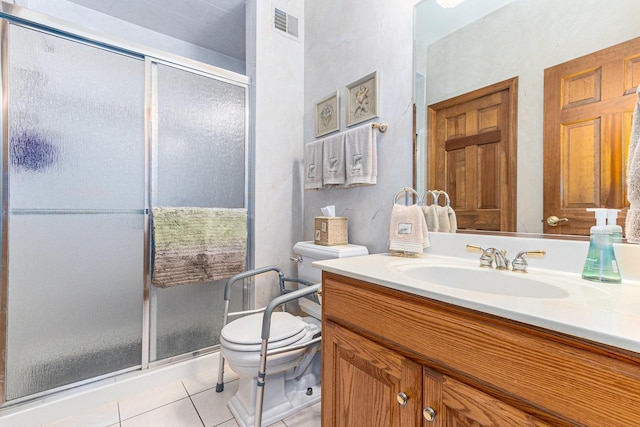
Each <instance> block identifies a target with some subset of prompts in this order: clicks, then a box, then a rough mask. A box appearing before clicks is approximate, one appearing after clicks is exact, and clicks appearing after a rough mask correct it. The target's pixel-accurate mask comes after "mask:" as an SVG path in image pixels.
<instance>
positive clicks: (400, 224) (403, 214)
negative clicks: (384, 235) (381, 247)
mask: <svg viewBox="0 0 640 427" xmlns="http://www.w3.org/2000/svg"><path fill="white" fill-rule="evenodd" d="M430 245H431V244H430V242H429V231H428V230H427V223H426V221H425V219H424V215H423V214H422V209H420V206H418V205H410V206H404V205H397V204H394V205H393V209H392V210H391V221H390V225H389V251H391V252H402V253H405V254H421V253H422V250H423V249H424V248H428V247H429V246H430Z"/></svg>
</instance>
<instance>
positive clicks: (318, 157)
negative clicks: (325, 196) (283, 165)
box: [304, 140, 323, 190]
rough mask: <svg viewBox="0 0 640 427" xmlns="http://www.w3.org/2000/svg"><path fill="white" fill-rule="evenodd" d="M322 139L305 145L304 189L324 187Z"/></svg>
mask: <svg viewBox="0 0 640 427" xmlns="http://www.w3.org/2000/svg"><path fill="white" fill-rule="evenodd" d="M322 143H323V141H322V140H318V141H313V142H309V143H307V144H305V146H304V189H305V190H319V189H321V188H322Z"/></svg>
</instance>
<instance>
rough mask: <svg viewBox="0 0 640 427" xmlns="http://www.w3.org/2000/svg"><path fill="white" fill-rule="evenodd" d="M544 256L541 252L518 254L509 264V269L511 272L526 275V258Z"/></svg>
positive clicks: (543, 252) (544, 253)
mask: <svg viewBox="0 0 640 427" xmlns="http://www.w3.org/2000/svg"><path fill="white" fill-rule="evenodd" d="M546 254H547V253H546V252H545V251H543V250H535V251H522V252H518V255H516V257H515V258H514V259H513V262H512V263H511V268H512V270H513V271H518V272H521V273H526V272H527V265H528V264H527V259H526V257H531V258H544V256H545V255H546Z"/></svg>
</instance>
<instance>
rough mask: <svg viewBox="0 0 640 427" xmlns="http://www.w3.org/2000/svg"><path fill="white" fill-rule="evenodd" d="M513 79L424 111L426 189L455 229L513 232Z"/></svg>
mask: <svg viewBox="0 0 640 427" xmlns="http://www.w3.org/2000/svg"><path fill="white" fill-rule="evenodd" d="M516 105H517V78H514V79H510V80H507V81H504V82H500V83H496V84H494V85H491V86H488V87H485V88H482V89H478V90H475V91H473V92H470V93H467V94H464V95H460V96H457V97H455V98H451V99H449V100H446V101H442V102H439V103H437V104H433V105H431V106H429V112H428V114H429V117H428V123H429V137H428V159H429V162H428V164H429V168H428V171H427V188H428V189H429V190H444V191H446V192H447V193H448V194H449V197H450V199H451V206H452V207H453V208H454V210H455V211H456V216H457V220H458V228H459V229H473V230H491V231H515V230H516V206H515V202H516V136H515V135H516V132H515V128H516V120H517V118H516Z"/></svg>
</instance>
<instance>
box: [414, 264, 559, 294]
mask: <svg viewBox="0 0 640 427" xmlns="http://www.w3.org/2000/svg"><path fill="white" fill-rule="evenodd" d="M405 267H406V266H405ZM402 270H403V273H404V274H405V275H407V276H409V277H411V278H412V279H416V280H422V281H425V282H429V283H433V284H436V285H440V286H447V287H450V288H456V289H464V290H467V291H475V292H483V293H488V294H494V295H505V296H513V297H522V298H566V297H568V296H569V292H567V291H566V290H565V289H562V288H560V287H558V286H555V285H552V284H550V283H547V282H545V281H543V280H540V279H539V278H536V277H531V276H527V274H520V273H513V272H510V271H499V270H492V269H488V268H480V267H475V268H468V267H462V266H454V265H446V266H445V265H419V266H415V267H409V268H403V269H402Z"/></svg>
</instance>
